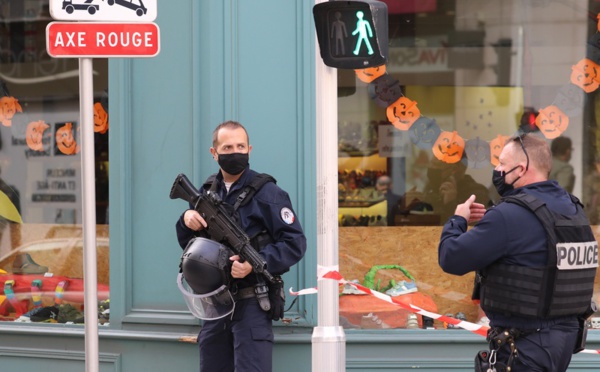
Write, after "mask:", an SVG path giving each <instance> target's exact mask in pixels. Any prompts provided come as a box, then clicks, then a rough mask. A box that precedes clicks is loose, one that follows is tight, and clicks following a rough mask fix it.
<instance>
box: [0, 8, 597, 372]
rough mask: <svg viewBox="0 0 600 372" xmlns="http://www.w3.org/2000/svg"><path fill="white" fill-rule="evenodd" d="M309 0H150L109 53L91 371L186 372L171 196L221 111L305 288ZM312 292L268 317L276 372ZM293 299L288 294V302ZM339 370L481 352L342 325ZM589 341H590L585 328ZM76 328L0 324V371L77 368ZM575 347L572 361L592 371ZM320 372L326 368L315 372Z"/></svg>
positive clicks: (458, 367) (295, 366) (298, 369)
mask: <svg viewBox="0 0 600 372" xmlns="http://www.w3.org/2000/svg"><path fill="white" fill-rule="evenodd" d="M312 5H313V3H312V1H308V0H171V1H167V0H161V1H159V2H158V7H159V9H158V18H157V20H156V23H157V24H158V25H159V27H160V30H161V51H160V54H159V55H158V56H157V57H155V58H150V59H111V60H110V62H109V75H110V78H109V92H110V117H111V131H110V250H111V253H110V255H111V256H110V260H111V262H110V267H111V277H110V287H111V315H110V318H111V319H110V320H111V322H110V326H108V327H100V332H99V333H100V337H99V341H100V355H99V357H100V371H102V372H106V371H115V372H138V371H145V372H150V371H196V370H197V369H198V353H197V345H196V343H195V337H196V335H197V332H198V330H199V328H200V322H199V321H198V320H197V319H195V318H193V317H192V316H191V314H190V313H189V312H188V311H187V308H186V307H185V304H184V302H183V300H182V298H181V295H180V293H179V291H178V290H177V287H176V283H175V276H176V274H177V270H178V260H179V254H180V252H181V251H180V248H179V246H178V245H177V242H176V239H175V230H174V224H175V221H176V219H177V218H178V217H179V214H180V213H181V211H182V210H183V208H185V205H184V202H183V201H181V200H170V199H169V196H168V195H169V191H170V188H171V185H172V183H173V180H174V179H175V177H176V176H177V174H179V173H185V174H187V175H188V177H189V178H190V179H191V180H192V181H193V182H194V183H195V184H199V183H200V182H202V181H203V180H204V178H205V177H206V176H207V175H208V174H209V173H211V172H214V171H215V170H216V165H215V163H214V161H213V159H212V158H211V156H210V154H209V152H208V149H209V147H210V143H211V135H212V130H213V129H214V127H215V126H216V125H217V124H218V123H220V122H222V121H224V120H227V119H234V120H239V121H240V122H242V123H243V124H244V125H245V126H246V127H247V129H248V131H249V134H250V142H251V144H252V145H253V151H252V157H251V166H252V167H253V168H255V169H257V170H259V171H264V172H268V173H270V174H272V175H273V176H274V177H275V178H276V179H277V180H278V184H279V185H280V186H282V188H284V189H285V190H287V191H288V192H289V194H290V196H291V199H292V202H293V204H294V206H295V209H296V211H297V213H298V215H299V216H300V219H301V222H302V225H303V226H304V229H305V232H306V235H307V237H308V242H309V249H308V252H307V254H306V256H305V258H304V259H303V261H302V262H301V263H300V264H298V265H297V266H296V267H294V268H293V269H292V270H291V271H290V272H289V273H287V274H286V276H285V278H284V279H285V282H286V287H288V288H289V287H293V288H294V289H299V288H307V287H313V286H315V285H316V275H317V273H316V266H317V265H316V262H317V247H316V231H317V226H316V215H317V211H316V200H317V196H316V194H317V191H316V171H315V168H316V164H317V162H318V159H316V128H315V115H316V113H315V90H316V86H317V84H316V81H315V61H316V53H315V50H316V49H315V48H316V46H315V42H316V41H315V38H314V27H313V21H312ZM316 298H317V297H316V296H304V297H302V298H300V299H299V301H298V302H297V303H296V304H295V305H294V307H293V308H292V309H291V310H290V311H289V313H288V314H287V317H288V318H289V319H291V321H290V324H285V325H283V324H281V323H279V324H277V326H276V336H275V342H276V344H275V353H274V371H285V372H306V371H310V370H311V333H312V327H313V326H315V325H316V324H317V306H316V305H317V304H316ZM289 303H291V301H288V304H289ZM346 337H347V341H346V356H347V358H346V367H347V370H348V371H355V372H367V371H412V370H419V371H430V372H433V371H440V370H443V371H470V370H472V366H473V358H474V356H475V353H476V352H477V351H478V350H480V349H483V348H485V343H484V340H483V339H482V338H481V337H480V336H476V335H473V334H471V333H469V332H467V331H463V330H456V331H436V330H431V331H425V330H405V329H399V330H386V331H377V330H347V331H346ZM588 348H589V349H600V337H599V336H598V335H595V334H593V335H591V336H590V337H589V338H588ZM84 365H85V354H84V329H83V328H82V327H80V326H68V325H49V326H43V325H42V326H40V325H36V324H13V323H6V322H2V323H0V366H1V367H0V370H1V371H38V370H41V371H50V372H51V371H61V372H70V371H83V370H84ZM598 366H600V358H599V357H598V356H596V355H576V356H575V357H574V361H573V362H572V364H571V368H570V370H572V371H593V370H597V369H598ZM323 372H327V371H323Z"/></svg>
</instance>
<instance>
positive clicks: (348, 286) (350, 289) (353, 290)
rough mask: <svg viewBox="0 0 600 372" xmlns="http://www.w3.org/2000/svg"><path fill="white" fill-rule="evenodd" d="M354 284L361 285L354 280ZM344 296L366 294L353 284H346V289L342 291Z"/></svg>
mask: <svg viewBox="0 0 600 372" xmlns="http://www.w3.org/2000/svg"><path fill="white" fill-rule="evenodd" d="M352 283H356V284H360V282H359V281H358V280H357V279H354V280H352ZM342 294H345V295H347V294H353V295H364V294H366V293H365V292H363V291H360V290H358V289H356V288H354V287H353V286H352V285H351V284H348V283H346V284H344V289H343V290H342Z"/></svg>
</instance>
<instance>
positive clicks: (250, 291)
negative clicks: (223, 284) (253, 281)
mask: <svg viewBox="0 0 600 372" xmlns="http://www.w3.org/2000/svg"><path fill="white" fill-rule="evenodd" d="M231 295H232V296H233V299H234V300H235V301H240V300H246V299H248V298H253V297H256V293H254V287H246V288H240V289H237V290H236V291H235V292H234V291H231Z"/></svg>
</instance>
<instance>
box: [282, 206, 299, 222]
mask: <svg viewBox="0 0 600 372" xmlns="http://www.w3.org/2000/svg"><path fill="white" fill-rule="evenodd" d="M279 214H280V215H281V219H282V220H283V222H285V223H287V224H288V225H291V224H293V223H294V221H295V220H296V216H294V212H292V210H291V209H289V208H287V207H283V208H281V211H280V212H279Z"/></svg>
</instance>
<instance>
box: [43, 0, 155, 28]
mask: <svg viewBox="0 0 600 372" xmlns="http://www.w3.org/2000/svg"><path fill="white" fill-rule="evenodd" d="M157 1H158V0H50V15H51V16H52V18H53V19H56V20H60V21H89V22H120V21H125V22H142V23H147V22H152V21H154V20H155V19H156V14H157V4H156V2H157Z"/></svg>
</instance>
